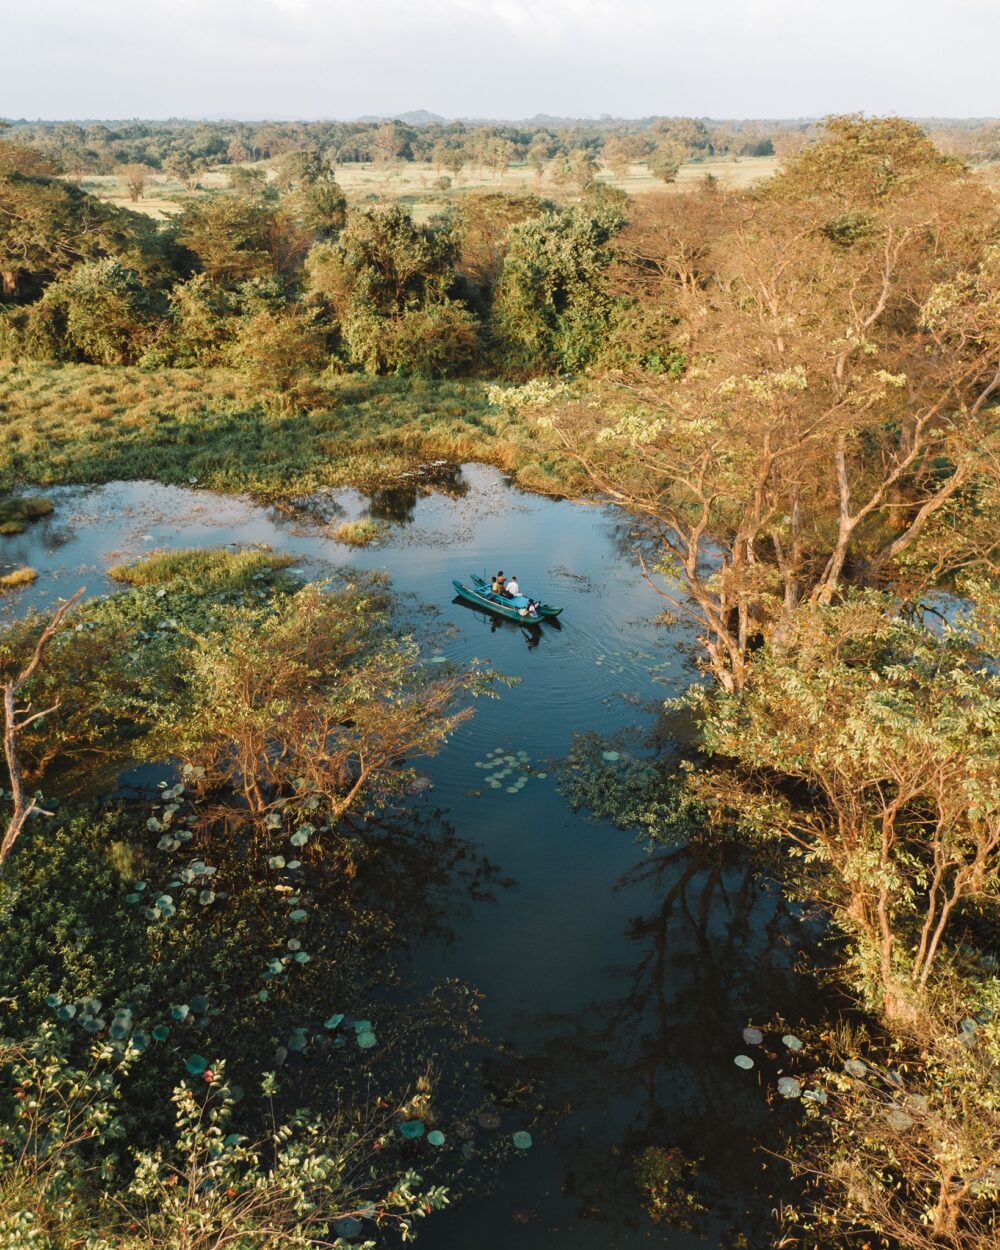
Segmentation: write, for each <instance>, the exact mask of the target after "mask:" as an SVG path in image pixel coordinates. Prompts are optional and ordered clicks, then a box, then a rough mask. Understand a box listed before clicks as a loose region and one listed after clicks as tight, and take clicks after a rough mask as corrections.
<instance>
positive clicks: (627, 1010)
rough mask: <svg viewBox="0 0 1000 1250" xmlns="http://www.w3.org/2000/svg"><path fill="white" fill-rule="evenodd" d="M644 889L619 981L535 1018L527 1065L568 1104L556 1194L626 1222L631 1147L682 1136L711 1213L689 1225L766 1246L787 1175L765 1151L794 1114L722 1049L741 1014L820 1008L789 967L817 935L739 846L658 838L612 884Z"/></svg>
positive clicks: (583, 1211) (736, 1041)
mask: <svg viewBox="0 0 1000 1250" xmlns="http://www.w3.org/2000/svg"><path fill="white" fill-rule="evenodd" d="M649 886H655V890H656V894H657V895H658V897H659V903H658V905H657V906H656V907H655V910H653V911H651V912H648V913H647V914H644V915H638V916H636V917H635V918H634V919H633V920H632V921H631V923H630V926H629V939H630V941H631V942H632V943H633V944H634V946H635V948H636V953H637V957H636V961H635V963H634V964H632V965H631V966H629V967H623V968H616V969H614V970H613V971H614V974H615V976H614V979H615V981H616V982H617V983H620V984H622V985H623V987H624V988H623V991H622V992H621V993H620V994H617V995H615V996H614V997H611V998H609V999H606V1000H605V1001H598V1002H594V1003H592V1004H589V1005H588V1006H587V1007H586V1008H585V1009H583V1010H581V1011H578V1012H574V1013H572V1014H565V1015H553V1016H550V1017H546V1018H541V1019H539V1020H538V1021H537V1023H538V1025H539V1027H540V1029H542V1030H544V1031H545V1032H547V1033H549V1032H550V1031H551V1035H550V1036H549V1038H548V1040H547V1041H546V1042H545V1043H544V1044H543V1046H542V1048H541V1051H540V1053H539V1054H538V1055H536V1056H535V1057H534V1058H533V1059H531V1060H529V1061H528V1064H529V1067H530V1069H531V1070H532V1073H533V1075H534V1076H535V1077H537V1078H540V1079H542V1080H543V1081H544V1084H545V1087H546V1089H547V1091H548V1096H549V1099H550V1101H551V1102H552V1103H553V1104H556V1105H561V1106H562V1108H563V1109H564V1111H565V1112H566V1116H565V1119H564V1121H563V1123H562V1125H561V1128H560V1130H559V1134H558V1137H559V1145H560V1153H561V1158H562V1162H563V1168H564V1190H563V1192H564V1196H566V1197H567V1198H571V1199H572V1200H573V1201H574V1203H575V1205H576V1210H577V1215H578V1217H580V1218H583V1219H588V1220H600V1221H603V1222H607V1223H609V1224H616V1225H618V1226H619V1228H620V1229H622V1230H624V1229H627V1228H635V1227H636V1226H637V1225H639V1224H641V1222H642V1215H641V1195H640V1193H639V1191H638V1189H637V1188H636V1186H635V1184H634V1183H633V1178H632V1169H633V1164H634V1161H635V1159H636V1156H637V1155H638V1154H639V1153H640V1152H641V1151H642V1150H643V1149H644V1148H645V1147H648V1146H657V1147H665V1148H677V1149H678V1150H679V1151H680V1152H682V1153H683V1156H685V1157H686V1158H688V1159H691V1160H694V1161H697V1163H698V1177H697V1181H696V1191H697V1197H698V1199H699V1200H700V1202H701V1203H703V1204H704V1206H705V1207H707V1208H708V1209H709V1210H710V1211H711V1213H712V1215H711V1217H710V1218H709V1217H704V1218H702V1217H699V1216H697V1215H696V1216H695V1220H694V1222H695V1223H696V1224H697V1225H698V1226H699V1231H701V1232H703V1233H704V1234H710V1235H711V1238H712V1240H713V1241H714V1242H715V1243H716V1244H726V1230H727V1229H729V1230H732V1232H734V1233H739V1234H742V1235H743V1236H745V1237H746V1238H747V1239H748V1243H747V1244H749V1245H751V1246H754V1245H760V1246H761V1247H763V1246H770V1245H771V1244H772V1238H771V1234H772V1233H773V1224H772V1219H771V1210H772V1208H773V1206H774V1205H775V1201H776V1199H775V1198H774V1197H772V1188H774V1189H779V1190H780V1188H781V1187H787V1179H786V1176H785V1173H784V1169H783V1167H782V1165H780V1164H778V1163H773V1162H770V1161H769V1159H768V1157H767V1156H766V1154H765V1153H764V1151H766V1150H767V1149H768V1148H769V1147H770V1148H772V1149H773V1148H777V1147H778V1145H779V1138H778V1133H779V1132H780V1130H781V1127H782V1125H783V1124H784V1123H785V1122H786V1119H787V1117H788V1116H790V1115H795V1114H797V1112H796V1110H795V1108H794V1107H787V1108H785V1107H782V1108H781V1109H780V1110H779V1111H778V1112H777V1113H776V1112H775V1111H770V1110H768V1108H767V1105H766V1103H765V1100H764V1098H763V1097H762V1096H761V1091H760V1089H759V1082H758V1079H757V1075H756V1072H751V1073H746V1072H743V1071H741V1070H740V1069H738V1068H736V1067H735V1066H734V1064H733V1057H734V1055H736V1054H737V1053H739V1052H740V1051H741V1050H742V1049H744V1048H745V1047H744V1043H743V1041H742V1037H741V1031H742V1029H743V1028H744V1027H745V1026H746V1025H747V1023H748V1022H749V1021H750V1020H756V1021H761V1020H767V1019H770V1018H772V1017H774V1016H783V1017H787V1018H788V1019H795V1020H799V1019H802V1018H803V1017H804V1016H810V1015H815V1014H817V1012H818V1010H819V1003H818V1001H817V996H816V991H815V988H814V987H813V984H812V983H811V982H809V981H806V980H805V979H804V978H802V977H800V976H798V975H797V974H796V972H795V970H794V965H795V963H796V962H797V954H798V944H799V943H800V942H802V941H803V940H805V941H809V940H811V939H813V938H814V937H815V936H816V935H814V934H813V933H811V932H810V931H809V928H808V926H805V927H804V926H803V924H802V922H801V920H800V918H799V917H798V916H797V915H796V914H795V913H794V911H792V910H791V909H790V908H789V906H788V904H787V903H786V901H785V900H784V899H783V897H782V895H781V893H780V891H779V890H778V889H777V887H776V885H775V884H774V883H773V882H770V881H767V880H763V879H761V878H760V877H759V876H758V873H757V870H756V869H755V867H754V865H752V864H750V863H748V862H747V861H746V860H745V859H744V858H742V857H740V856H739V855H737V854H736V853H735V852H731V851H726V852H722V853H720V851H719V850H718V849H716V848H709V847H705V846H697V845H694V846H685V847H681V848H677V849H672V850H662V851H658V852H656V853H655V854H653V855H652V856H650V857H649V858H646V859H644V860H642V861H641V862H640V863H638V864H636V865H635V866H634V867H633V868H632V869H631V870H630V871H629V872H628V873H626V874H625V875H624V876H623V877H622V878H621V880H620V881H619V882H618V884H617V887H616V888H617V889H618V890H636V889H642V888H646V887H649ZM762 1148H763V1149H762Z"/></svg>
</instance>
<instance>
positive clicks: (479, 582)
mask: <svg viewBox="0 0 1000 1250" xmlns="http://www.w3.org/2000/svg"><path fill="white" fill-rule="evenodd" d="M469 581H471V582H472V584H473V586H475V588H476V589H477V590H479V591H483V592H485V593H486V594H488V595H489V596H490V597H491V598H496V596H495V595H494V594H493V592H492V591H491V590H490V584H489V582H488V581H487V580H486V578H485V577H477V576H476V574H475V573H470V574H469ZM529 598H531V596H530V595H529V596H528V598H526V599H525V603H527V602H528V599H529ZM501 602H505V603H519V602H520V600H518V599H513V600H511V599H507V600H502V601H501ZM561 611H562V608H553V607H552V606H551V605H550V604H548V603H540V604H539V605H538V615H539V616H558V615H559V613H560V612H561Z"/></svg>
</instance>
